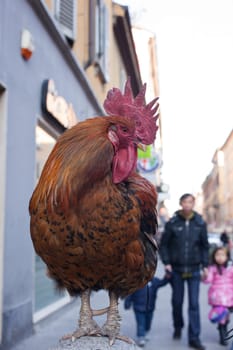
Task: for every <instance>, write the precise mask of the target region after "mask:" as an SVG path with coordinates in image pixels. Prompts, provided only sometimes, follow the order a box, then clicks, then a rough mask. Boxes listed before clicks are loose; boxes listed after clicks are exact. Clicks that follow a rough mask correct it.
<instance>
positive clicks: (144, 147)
mask: <svg viewBox="0 0 233 350" xmlns="http://www.w3.org/2000/svg"><path fill="white" fill-rule="evenodd" d="M137 146H138V148H140V149H141V150H142V151H143V152H145V151H146V145H144V144H143V143H138V144H137Z"/></svg>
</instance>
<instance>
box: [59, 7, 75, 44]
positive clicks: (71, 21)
mask: <svg viewBox="0 0 233 350" xmlns="http://www.w3.org/2000/svg"><path fill="white" fill-rule="evenodd" d="M55 17H56V19H57V20H58V22H59V25H60V27H61V29H62V31H63V33H64V34H65V36H66V37H67V38H68V39H71V40H74V39H75V29H76V28H75V27H76V23H75V20H76V0H56V8H55Z"/></svg>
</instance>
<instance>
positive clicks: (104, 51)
mask: <svg viewBox="0 0 233 350" xmlns="http://www.w3.org/2000/svg"><path fill="white" fill-rule="evenodd" d="M89 9H90V28H89V50H90V51H89V56H90V60H89V62H90V63H91V64H94V65H95V66H96V67H97V69H98V73H99V76H100V78H101V80H102V81H103V83H106V82H108V80H109V76H108V47H109V28H108V27H109V22H108V20H109V17H108V10H107V7H106V5H105V4H104V1H103V0H90V7H89Z"/></svg>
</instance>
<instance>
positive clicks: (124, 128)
mask: <svg viewBox="0 0 233 350" xmlns="http://www.w3.org/2000/svg"><path fill="white" fill-rule="evenodd" d="M121 130H122V131H123V132H124V133H126V132H128V131H129V130H128V128H127V127H126V126H122V127H121Z"/></svg>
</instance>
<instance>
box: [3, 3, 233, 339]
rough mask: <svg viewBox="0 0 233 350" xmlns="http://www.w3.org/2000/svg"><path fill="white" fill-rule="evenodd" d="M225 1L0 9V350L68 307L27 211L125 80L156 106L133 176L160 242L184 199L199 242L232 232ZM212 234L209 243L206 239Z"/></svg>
mask: <svg viewBox="0 0 233 350" xmlns="http://www.w3.org/2000/svg"><path fill="white" fill-rule="evenodd" d="M232 18H233V3H232V1H231V0H224V1H222V2H220V1H218V0H212V1H210V0H205V1H201V0H197V1H194V0H190V1H187V0H177V1H172V0H144V1H140V0H131V1H130V0H128V1H124V0H122V1H120V0H119V1H112V0H89V1H86V0H37V1H34V0H14V1H8V0H1V1H0V344H1V343H2V344H11V343H13V342H16V341H17V340H20V339H21V338H23V337H25V336H26V335H27V334H31V332H32V330H33V326H34V324H35V323H37V322H38V321H40V320H42V319H43V318H45V317H46V316H48V315H49V314H51V313H52V312H53V311H55V310H57V309H59V308H61V306H63V305H66V304H67V303H69V301H70V298H69V297H68V295H66V294H62V295H58V294H56V293H55V291H54V288H53V284H52V283H51V281H50V280H49V279H48V278H47V277H46V276H45V266H44V264H43V263H42V261H41V260H40V259H39V258H38V257H37V256H36V255H35V253H34V250H33V247H32V244H31V238H30V234H29V215H28V203H29V199H30V197H31V194H32V191H33V189H34V187H35V184H36V182H37V180H38V178H39V176H40V173H41V170H42V168H43V165H44V162H45V161H46V159H47V157H48V155H49V152H50V151H51V149H52V147H53V146H54V144H55V142H56V139H57V138H58V137H59V135H60V134H61V133H63V132H64V131H65V130H66V129H67V128H70V127H72V126H73V125H74V124H75V123H77V122H79V121H82V120H85V119H86V118H90V117H93V116H98V115H103V114H105V112H104V110H103V101H104V99H105V97H106V94H107V91H108V90H109V89H111V88H112V87H118V88H120V89H123V87H124V84H125V81H126V79H127V77H128V76H130V77H131V84H132V88H133V92H134V95H137V93H138V92H139V90H140V88H141V87H142V84H143V83H145V82H146V83H147V92H146V102H149V101H150V100H151V99H153V98H154V97H155V96H160V119H159V131H158V133H157V139H156V141H155V144H154V145H151V146H148V147H147V150H146V152H139V153H138V164H137V171H138V172H140V173H141V174H142V175H143V176H145V177H147V178H148V179H149V180H150V181H151V182H152V183H153V184H154V185H155V187H156V189H157V192H158V213H159V220H160V221H159V232H160V234H161V233H162V231H163V227H164V224H165V222H166V221H167V220H168V218H169V217H170V216H171V215H172V214H173V212H174V211H175V210H176V209H178V204H179V203H178V202H179V197H180V196H181V195H182V194H183V193H185V192H191V193H193V194H194V196H195V197H196V210H197V211H198V212H200V213H201V214H202V215H203V216H204V219H205V220H206V222H207V224H208V231H209V236H210V237H212V238H213V237H217V238H216V239H218V236H219V234H220V233H221V232H223V231H225V232H227V234H229V236H230V237H231V235H232V233H233V130H232V125H233V123H232V120H233V118H232V115H233V104H232V90H233V88H232V81H233V65H232V62H233V21H232ZM216 235H217V236H216Z"/></svg>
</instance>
